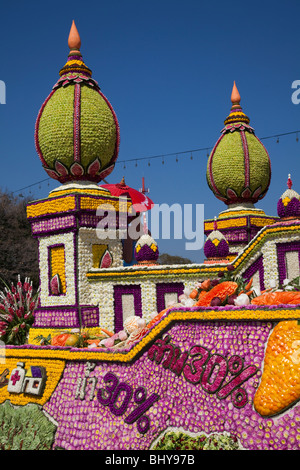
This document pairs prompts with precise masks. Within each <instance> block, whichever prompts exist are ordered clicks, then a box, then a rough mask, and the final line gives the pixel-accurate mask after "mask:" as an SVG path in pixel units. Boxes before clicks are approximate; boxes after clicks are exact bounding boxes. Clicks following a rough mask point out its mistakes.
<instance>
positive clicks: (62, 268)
mask: <svg viewBox="0 0 300 470" xmlns="http://www.w3.org/2000/svg"><path fill="white" fill-rule="evenodd" d="M50 260H51V261H50V262H51V278H52V277H53V276H55V275H56V274H58V276H59V279H60V282H61V292H62V294H65V293H66V265H65V247H64V246H63V245H61V246H53V247H51V248H50Z"/></svg>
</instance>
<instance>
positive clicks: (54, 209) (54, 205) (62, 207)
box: [27, 196, 76, 218]
mask: <svg viewBox="0 0 300 470" xmlns="http://www.w3.org/2000/svg"><path fill="white" fill-rule="evenodd" d="M75 209H76V198H75V196H67V197H63V198H59V199H54V200H51V199H50V200H46V201H43V202H39V203H36V204H28V205H27V217H28V218H32V217H39V216H40V215H46V214H56V213H58V212H67V211H71V210H75Z"/></svg>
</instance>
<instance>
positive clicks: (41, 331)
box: [28, 326, 101, 346]
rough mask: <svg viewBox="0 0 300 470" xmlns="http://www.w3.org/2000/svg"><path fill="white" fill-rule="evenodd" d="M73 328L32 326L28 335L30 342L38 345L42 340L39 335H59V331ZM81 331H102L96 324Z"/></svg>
mask: <svg viewBox="0 0 300 470" xmlns="http://www.w3.org/2000/svg"><path fill="white" fill-rule="evenodd" d="M72 329H73V328H30V330H29V336H28V344H32V345H36V346H39V345H40V342H39V341H38V340H36V339H35V338H36V337H37V336H44V338H47V336H49V335H50V336H51V338H53V337H54V336H57V335H58V334H59V333H62V332H64V331H71V330H72ZM75 329H76V330H77V329H78V328H74V330H75ZM81 331H83V332H85V331H87V332H89V333H90V334H91V335H93V334H95V335H97V334H100V333H101V327H100V326H94V327H91V328H83V329H82V330H81Z"/></svg>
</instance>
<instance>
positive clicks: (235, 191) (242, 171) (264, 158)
mask: <svg viewBox="0 0 300 470" xmlns="http://www.w3.org/2000/svg"><path fill="white" fill-rule="evenodd" d="M240 99H241V98H240V95H239V92H238V90H237V87H236V85H235V83H234V86H233V90H232V95H231V101H232V108H231V112H230V114H229V116H228V117H227V119H226V120H225V121H224V124H225V127H224V128H223V129H222V131H221V136H220V138H219V139H218V141H217V143H216V144H215V146H214V148H213V150H212V152H211V154H210V156H209V159H208V164H207V173H206V178H207V182H208V185H209V187H210V189H211V190H212V191H213V193H214V195H215V196H216V197H217V198H218V199H220V200H221V201H223V202H225V204H227V205H231V204H244V203H251V204H254V203H256V202H257V201H258V200H259V199H262V198H263V197H264V196H265V194H266V192H267V190H268V187H269V184H270V179H271V163H270V158H269V155H268V152H267V150H266V149H265V147H264V145H263V144H262V142H261V141H260V140H259V139H258V138H257V137H256V135H255V132H254V129H253V128H252V127H250V126H249V122H250V119H249V118H248V117H247V116H246V114H245V113H244V112H243V111H242V108H241V106H240Z"/></svg>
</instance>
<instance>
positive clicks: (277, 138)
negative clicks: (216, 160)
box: [12, 130, 300, 197]
mask: <svg viewBox="0 0 300 470" xmlns="http://www.w3.org/2000/svg"><path fill="white" fill-rule="evenodd" d="M299 133H300V130H298V131H291V132H284V133H281V134H274V135H270V136H266V137H260V140H267V139H274V140H275V142H276V143H277V144H279V143H280V137H284V136H287V135H296V142H299ZM212 149H213V147H202V148H197V149H192V150H184V151H182V152H172V153H165V154H160V155H151V156H148V157H136V158H129V159H126V160H117V161H116V165H117V164H118V165H123V169H126V164H128V163H132V162H134V166H135V167H137V166H138V162H142V161H144V162H145V161H146V162H147V164H148V167H150V166H151V161H152V160H158V161H159V160H160V161H161V164H162V165H164V164H165V160H166V159H167V158H169V157H175V162H176V163H178V162H179V158H180V157H182V156H184V155H187V156H189V158H190V160H193V158H194V154H195V153H198V152H206V156H207V158H208V157H209V155H210V152H211V150H212ZM50 181H51V178H45V179H43V180H40V181H37V182H36V183H32V184H30V185H28V186H24V187H23V188H20V189H17V190H15V191H12V194H16V193H19V197H24V196H23V194H22V191H25V190H28V189H29V194H31V188H33V187H35V186H39V189H41V185H42V184H43V183H45V182H47V183H48V186H49V185H50V183H49V182H50Z"/></svg>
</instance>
